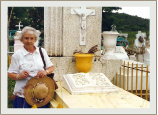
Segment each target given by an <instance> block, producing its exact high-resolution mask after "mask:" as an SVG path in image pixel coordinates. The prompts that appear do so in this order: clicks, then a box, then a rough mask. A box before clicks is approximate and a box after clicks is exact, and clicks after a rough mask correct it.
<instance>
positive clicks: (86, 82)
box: [63, 73, 118, 94]
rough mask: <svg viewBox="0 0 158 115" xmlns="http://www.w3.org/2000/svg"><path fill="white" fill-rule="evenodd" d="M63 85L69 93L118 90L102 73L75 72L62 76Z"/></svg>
mask: <svg viewBox="0 0 158 115" xmlns="http://www.w3.org/2000/svg"><path fill="white" fill-rule="evenodd" d="M63 87H64V88H65V89H66V90H68V91H69V92H70V93H71V94H88V93H110V92H118V90H117V88H116V87H115V86H114V85H113V84H112V83H111V82H110V80H109V79H108V78H107V77H106V76H105V75H104V74H103V73H76V74H66V75H64V76H63Z"/></svg>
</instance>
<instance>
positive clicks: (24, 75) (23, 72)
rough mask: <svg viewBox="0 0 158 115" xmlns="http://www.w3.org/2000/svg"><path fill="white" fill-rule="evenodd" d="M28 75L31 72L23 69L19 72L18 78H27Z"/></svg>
mask: <svg viewBox="0 0 158 115" xmlns="http://www.w3.org/2000/svg"><path fill="white" fill-rule="evenodd" d="M27 77H29V72H27V71H22V72H21V74H19V76H18V79H26V78H27Z"/></svg>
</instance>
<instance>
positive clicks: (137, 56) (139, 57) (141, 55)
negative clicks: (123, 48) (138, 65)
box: [136, 54, 144, 63]
mask: <svg viewBox="0 0 158 115" xmlns="http://www.w3.org/2000/svg"><path fill="white" fill-rule="evenodd" d="M136 59H137V61H138V62H142V63H143V62H144V55H143V54H136Z"/></svg>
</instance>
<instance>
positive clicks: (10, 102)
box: [8, 78, 15, 108]
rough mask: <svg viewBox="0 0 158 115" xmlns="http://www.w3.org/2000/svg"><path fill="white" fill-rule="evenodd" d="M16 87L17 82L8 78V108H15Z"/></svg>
mask: <svg viewBox="0 0 158 115" xmlns="http://www.w3.org/2000/svg"><path fill="white" fill-rule="evenodd" d="M14 86H15V80H12V79H10V78H8V108H13V99H14V98H12V97H13V91H14Z"/></svg>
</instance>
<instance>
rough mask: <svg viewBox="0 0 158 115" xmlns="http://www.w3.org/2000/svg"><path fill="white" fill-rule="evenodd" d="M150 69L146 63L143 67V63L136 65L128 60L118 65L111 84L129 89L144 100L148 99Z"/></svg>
mask: <svg viewBox="0 0 158 115" xmlns="http://www.w3.org/2000/svg"><path fill="white" fill-rule="evenodd" d="M149 77H150V71H149V67H148V65H147V66H146V67H143V64H142V65H141V66H140V67H138V63H137V64H136V65H135V67H134V64H133V63H132V64H131V66H130V65H129V62H128V63H127V64H125V61H124V63H123V65H122V66H121V67H120V69H119V72H117V73H116V75H115V77H114V78H113V84H114V85H116V86H119V87H121V88H123V89H124V90H126V91H129V92H131V93H133V94H135V95H137V96H140V97H142V98H144V99H146V100H150V85H149V84H150V79H149Z"/></svg>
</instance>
